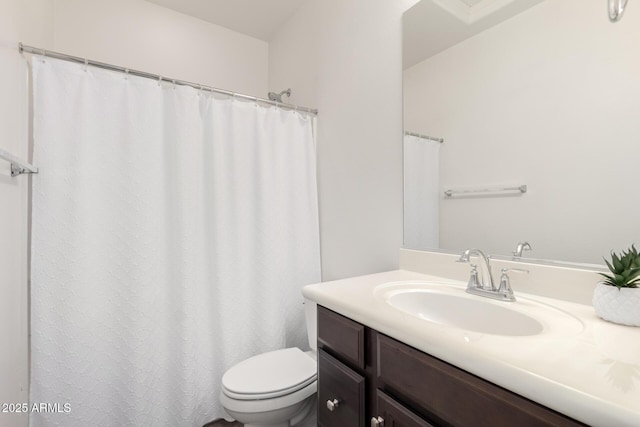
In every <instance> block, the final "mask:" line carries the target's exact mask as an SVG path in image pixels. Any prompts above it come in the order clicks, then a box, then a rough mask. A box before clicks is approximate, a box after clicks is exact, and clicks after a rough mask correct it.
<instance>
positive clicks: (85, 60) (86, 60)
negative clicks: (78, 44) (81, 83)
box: [84, 58, 89, 72]
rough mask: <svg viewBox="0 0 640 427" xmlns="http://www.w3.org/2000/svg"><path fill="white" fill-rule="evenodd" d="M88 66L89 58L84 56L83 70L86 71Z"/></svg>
mask: <svg viewBox="0 0 640 427" xmlns="http://www.w3.org/2000/svg"><path fill="white" fill-rule="evenodd" d="M88 68H89V60H88V59H87V58H84V71H85V72H86V71H87V69H88Z"/></svg>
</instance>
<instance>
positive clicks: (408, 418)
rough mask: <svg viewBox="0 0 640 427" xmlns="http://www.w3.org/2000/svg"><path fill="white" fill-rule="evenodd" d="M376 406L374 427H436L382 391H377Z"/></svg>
mask: <svg viewBox="0 0 640 427" xmlns="http://www.w3.org/2000/svg"><path fill="white" fill-rule="evenodd" d="M376 406H377V409H376V412H375V415H374V416H373V417H372V418H373V420H372V422H371V426H372V427H374V426H379V427H434V426H433V424H431V423H428V422H427V421H425V420H423V419H422V418H420V417H419V416H418V415H416V414H414V413H413V412H412V411H410V410H409V409H407V408H406V407H405V406H404V405H402V404H401V403H399V402H397V401H396V400H395V399H393V398H391V397H389V396H388V395H387V394H385V393H384V392H383V391H381V390H376Z"/></svg>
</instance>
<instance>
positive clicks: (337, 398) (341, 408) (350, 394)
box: [318, 351, 365, 427]
mask: <svg viewBox="0 0 640 427" xmlns="http://www.w3.org/2000/svg"><path fill="white" fill-rule="evenodd" d="M364 399H365V381H364V377H363V376H361V375H358V374H357V373H356V372H354V371H353V370H352V369H350V368H348V367H347V366H345V365H343V364H342V363H341V362H339V361H338V360H336V359H334V358H333V357H331V356H329V355H328V354H327V353H325V352H324V351H319V352H318V425H319V426H321V427H362V426H363V425H364V421H365V420H364Z"/></svg>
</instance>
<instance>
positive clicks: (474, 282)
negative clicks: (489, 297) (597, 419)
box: [467, 264, 482, 289]
mask: <svg viewBox="0 0 640 427" xmlns="http://www.w3.org/2000/svg"><path fill="white" fill-rule="evenodd" d="M469 265H471V275H470V276H469V282H468V283H467V289H471V288H482V285H481V284H480V281H479V280H478V265H477V264H469Z"/></svg>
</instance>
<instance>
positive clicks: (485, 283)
mask: <svg viewBox="0 0 640 427" xmlns="http://www.w3.org/2000/svg"><path fill="white" fill-rule="evenodd" d="M473 255H476V256H477V257H478V259H479V261H480V277H481V280H480V281H478V278H477V274H478V272H477V270H476V265H475V264H471V279H470V280H469V284H468V285H467V292H469V288H474V289H486V290H491V291H495V290H496V287H495V285H494V284H493V274H491V265H490V264H489V258H488V257H487V256H486V255H485V254H484V252H482V251H481V250H480V249H473V248H471V249H467V250H466V251H464V252H463V253H462V255H460V258H459V259H458V262H469V257H471V256H473ZM472 282H474V283H472Z"/></svg>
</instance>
